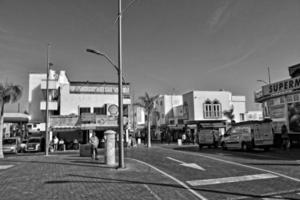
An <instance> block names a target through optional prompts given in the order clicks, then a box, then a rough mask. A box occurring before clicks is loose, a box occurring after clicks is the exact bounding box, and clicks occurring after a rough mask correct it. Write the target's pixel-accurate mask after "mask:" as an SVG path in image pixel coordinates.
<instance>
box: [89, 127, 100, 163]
mask: <svg viewBox="0 0 300 200" xmlns="http://www.w3.org/2000/svg"><path fill="white" fill-rule="evenodd" d="M90 144H91V154H92V159H93V160H98V157H97V156H98V151H97V148H98V145H99V139H98V137H97V136H96V134H95V133H94V132H93V133H92V137H90Z"/></svg>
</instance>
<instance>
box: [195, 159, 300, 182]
mask: <svg viewBox="0 0 300 200" xmlns="http://www.w3.org/2000/svg"><path fill="white" fill-rule="evenodd" d="M196 155H197V156H200V157H204V158H209V159H212V160H217V161H220V162H224V163H228V164H232V165H237V166H241V167H246V168H249V169H255V170H259V171H263V172H267V173H271V174H275V175H277V176H280V177H284V178H286V179H290V180H293V181H296V182H300V179H298V178H293V177H290V176H287V175H284V174H281V173H278V172H273V171H271V170H267V169H262V168H258V167H253V166H250V165H245V164H241V163H237V162H233V161H228V160H223V159H220V158H215V157H211V156H207V155H203V154H196Z"/></svg>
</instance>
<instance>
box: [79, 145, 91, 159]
mask: <svg viewBox="0 0 300 200" xmlns="http://www.w3.org/2000/svg"><path fill="white" fill-rule="evenodd" d="M91 149H92V146H91V144H79V155H80V156H81V157H91V156H92V151H91Z"/></svg>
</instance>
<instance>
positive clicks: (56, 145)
mask: <svg viewBox="0 0 300 200" xmlns="http://www.w3.org/2000/svg"><path fill="white" fill-rule="evenodd" d="M50 145H51V147H52V148H53V151H64V150H65V149H66V148H65V141H64V140H63V138H60V139H58V137H57V136H54V137H53V139H52V141H51V143H50Z"/></svg>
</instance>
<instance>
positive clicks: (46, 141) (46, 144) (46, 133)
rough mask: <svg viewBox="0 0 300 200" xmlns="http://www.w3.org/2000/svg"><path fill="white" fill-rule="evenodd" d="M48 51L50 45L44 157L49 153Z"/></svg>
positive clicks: (47, 87)
mask: <svg viewBox="0 0 300 200" xmlns="http://www.w3.org/2000/svg"><path fill="white" fill-rule="evenodd" d="M49 49H50V44H48V45H47V75H46V76H47V78H46V120H45V121H46V123H45V155H46V156H48V151H49V133H48V132H49V130H48V126H49V125H48V124H49V68H50V62H49Z"/></svg>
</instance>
